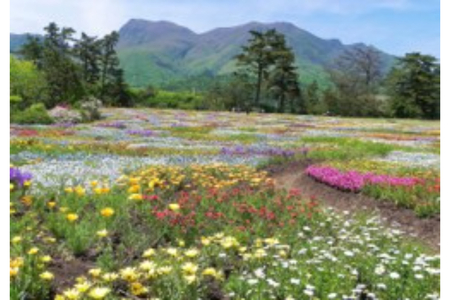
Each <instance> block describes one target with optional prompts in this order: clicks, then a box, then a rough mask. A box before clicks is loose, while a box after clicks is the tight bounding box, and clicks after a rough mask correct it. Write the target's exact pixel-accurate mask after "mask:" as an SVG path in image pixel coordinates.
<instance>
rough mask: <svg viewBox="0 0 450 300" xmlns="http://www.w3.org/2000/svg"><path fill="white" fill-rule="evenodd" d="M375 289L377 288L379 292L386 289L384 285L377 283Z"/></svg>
mask: <svg viewBox="0 0 450 300" xmlns="http://www.w3.org/2000/svg"><path fill="white" fill-rule="evenodd" d="M377 288H379V289H380V290H385V289H386V288H387V287H386V285H385V284H384V283H379V284H377Z"/></svg>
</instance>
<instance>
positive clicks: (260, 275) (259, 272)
mask: <svg viewBox="0 0 450 300" xmlns="http://www.w3.org/2000/svg"><path fill="white" fill-rule="evenodd" d="M253 273H254V274H255V276H256V277H258V278H265V277H266V274H264V270H263V269H262V268H259V269H256V270H255V272H253Z"/></svg>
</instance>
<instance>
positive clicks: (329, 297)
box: [328, 293, 337, 299]
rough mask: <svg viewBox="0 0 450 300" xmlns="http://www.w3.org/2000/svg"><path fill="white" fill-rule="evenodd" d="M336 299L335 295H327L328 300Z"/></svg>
mask: <svg viewBox="0 0 450 300" xmlns="http://www.w3.org/2000/svg"><path fill="white" fill-rule="evenodd" d="M336 297H337V294H336V293H331V294H328V299H335V298H336Z"/></svg>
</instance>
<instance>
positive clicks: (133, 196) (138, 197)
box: [128, 194, 144, 201]
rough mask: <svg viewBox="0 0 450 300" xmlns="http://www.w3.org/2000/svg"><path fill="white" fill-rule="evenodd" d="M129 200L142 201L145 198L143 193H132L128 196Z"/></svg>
mask: <svg viewBox="0 0 450 300" xmlns="http://www.w3.org/2000/svg"><path fill="white" fill-rule="evenodd" d="M128 199H129V200H135V201H141V200H142V199H144V197H142V195H141V194H131V195H130V197H128Z"/></svg>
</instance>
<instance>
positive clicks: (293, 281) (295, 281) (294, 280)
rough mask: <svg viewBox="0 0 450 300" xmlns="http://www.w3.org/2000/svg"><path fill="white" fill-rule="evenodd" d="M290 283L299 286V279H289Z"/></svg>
mask: <svg viewBox="0 0 450 300" xmlns="http://www.w3.org/2000/svg"><path fill="white" fill-rule="evenodd" d="M291 283H292V284H295V285H299V284H300V279H297V278H291Z"/></svg>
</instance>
